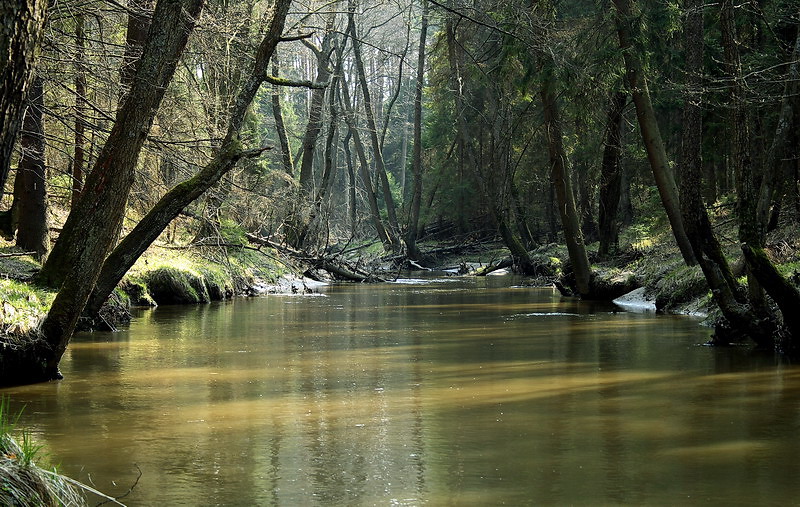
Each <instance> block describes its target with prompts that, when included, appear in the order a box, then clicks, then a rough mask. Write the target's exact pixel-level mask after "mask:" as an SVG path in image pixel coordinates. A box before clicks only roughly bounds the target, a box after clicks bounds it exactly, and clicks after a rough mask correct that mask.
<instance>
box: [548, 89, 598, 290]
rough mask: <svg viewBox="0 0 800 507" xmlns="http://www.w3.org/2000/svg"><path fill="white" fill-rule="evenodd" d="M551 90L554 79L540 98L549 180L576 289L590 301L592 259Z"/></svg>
mask: <svg viewBox="0 0 800 507" xmlns="http://www.w3.org/2000/svg"><path fill="white" fill-rule="evenodd" d="M552 87H553V78H552V77H550V76H545V77H544V82H543V83H542V89H541V98H542V106H543V108H544V126H545V135H546V138H547V148H548V152H549V155H550V179H551V181H552V182H553V185H554V187H555V192H556V199H557V202H558V211H559V214H560V216H561V225H562V227H563V228H564V241H565V242H566V244H567V250H568V251H569V258H570V261H571V262H572V270H573V273H574V274H575V286H576V288H577V289H578V293H579V294H580V295H581V296H585V297H588V296H590V295H591V291H592V268H591V266H590V265H589V257H588V256H587V254H586V247H585V246H584V244H583V234H581V225H580V220H579V219H578V212H577V210H576V209H575V195H574V194H573V192H572V183H571V182H570V177H569V171H568V169H567V155H566V153H564V146H563V144H562V143H563V141H562V139H563V137H562V134H561V119H560V116H559V111H558V103H557V102H556V97H555V95H554V93H553V88H552Z"/></svg>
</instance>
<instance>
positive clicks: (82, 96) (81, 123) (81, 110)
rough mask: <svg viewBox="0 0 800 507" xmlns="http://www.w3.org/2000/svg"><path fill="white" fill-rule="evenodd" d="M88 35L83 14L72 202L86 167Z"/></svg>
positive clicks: (78, 29)
mask: <svg viewBox="0 0 800 507" xmlns="http://www.w3.org/2000/svg"><path fill="white" fill-rule="evenodd" d="M85 46H86V33H85V23H84V16H83V13H78V15H77V16H76V17H75V153H74V155H73V157H72V200H71V205H72V207H75V204H76V202H77V201H78V199H79V198H80V196H81V191H82V190H83V180H84V176H83V167H84V165H86V151H85V148H84V147H85V145H86V117H85V115H86V48H85Z"/></svg>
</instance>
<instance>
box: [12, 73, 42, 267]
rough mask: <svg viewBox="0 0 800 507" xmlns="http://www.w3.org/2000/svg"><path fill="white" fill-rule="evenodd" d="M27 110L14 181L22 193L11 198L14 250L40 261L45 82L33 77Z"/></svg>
mask: <svg viewBox="0 0 800 507" xmlns="http://www.w3.org/2000/svg"><path fill="white" fill-rule="evenodd" d="M27 102H28V108H27V111H26V112H25V119H24V120H23V122H22V135H21V136H20V148H21V150H22V154H21V155H20V159H19V168H18V169H17V178H18V179H19V180H20V181H21V183H20V185H19V187H20V190H21V193H20V194H19V195H17V194H16V192H15V194H14V201H15V202H14V206H15V207H16V208H17V210H18V213H19V215H18V219H17V246H18V247H20V248H22V249H24V250H26V251H32V252H36V256H37V257H38V258H39V259H43V258H44V257H45V256H46V255H47V252H48V251H49V250H50V236H49V234H48V231H49V229H48V226H47V190H46V184H45V183H46V181H47V176H46V172H45V167H46V165H45V159H44V149H45V136H44V79H42V77H41V76H38V75H37V76H36V77H35V78H34V80H33V84H32V85H31V88H30V90H29V92H28V101H27Z"/></svg>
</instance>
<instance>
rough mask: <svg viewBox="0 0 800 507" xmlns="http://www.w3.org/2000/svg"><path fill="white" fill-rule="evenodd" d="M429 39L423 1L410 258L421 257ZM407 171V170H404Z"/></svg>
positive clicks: (409, 228) (415, 119)
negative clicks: (424, 97)
mask: <svg viewBox="0 0 800 507" xmlns="http://www.w3.org/2000/svg"><path fill="white" fill-rule="evenodd" d="M427 37H428V2H427V1H426V0H422V25H421V26H420V32H419V55H418V57H417V83H416V89H415V91H414V151H413V153H412V161H411V171H412V173H413V174H414V187H413V192H412V194H411V209H410V211H409V218H408V229H407V230H406V238H405V239H406V250H407V254H408V257H409V258H411V259H417V260H419V258H420V257H421V254H420V251H419V247H418V246H417V233H418V230H419V215H420V208H421V204H422V173H423V168H422V89H423V84H424V81H425V46H426V41H427ZM403 171H405V168H403Z"/></svg>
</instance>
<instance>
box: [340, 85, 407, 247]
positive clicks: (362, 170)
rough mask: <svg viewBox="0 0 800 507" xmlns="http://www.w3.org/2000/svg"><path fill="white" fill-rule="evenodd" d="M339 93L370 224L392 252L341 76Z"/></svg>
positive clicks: (365, 155) (351, 107) (389, 238)
mask: <svg viewBox="0 0 800 507" xmlns="http://www.w3.org/2000/svg"><path fill="white" fill-rule="evenodd" d="M339 91H340V92H341V94H342V97H340V99H341V100H340V102H341V104H342V106H343V111H344V121H345V123H346V124H347V128H348V131H349V133H350V135H351V136H352V137H353V146H355V149H356V155H357V156H358V161H359V166H358V167H359V171H358V172H359V174H360V175H361V180H362V181H363V182H364V190H365V192H366V194H367V204H369V210H370V216H371V217H372V224H373V226H374V227H375V232H376V233H377V235H378V239H380V240H381V243H383V246H384V248H385V249H387V250H394V241H393V239H392V237H391V236H389V234H388V233H387V231H386V228H385V227H384V225H383V220H382V219H381V212H380V208H379V207H378V199H377V197H376V196H375V189H374V187H373V186H372V179H371V178H370V176H369V163H368V162H367V154H366V152H365V150H364V143H363V142H361V135H360V134H359V133H358V129H357V128H356V124H355V119H354V116H355V113H354V111H353V103H352V102H351V101H350V91H349V88H348V85H347V81H346V80H345V79H344V76H342V79H341V81H340V82H339Z"/></svg>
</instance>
